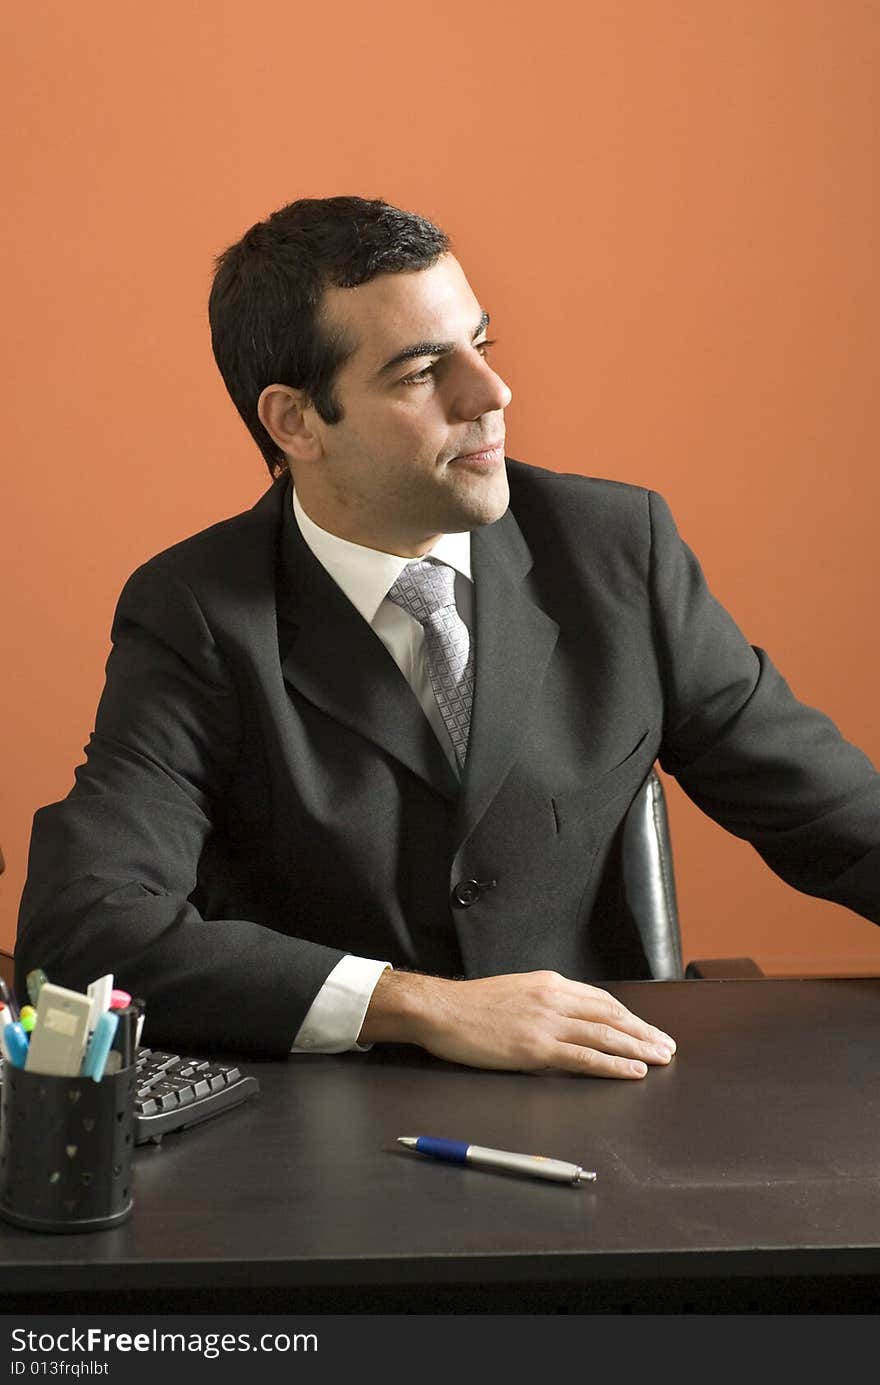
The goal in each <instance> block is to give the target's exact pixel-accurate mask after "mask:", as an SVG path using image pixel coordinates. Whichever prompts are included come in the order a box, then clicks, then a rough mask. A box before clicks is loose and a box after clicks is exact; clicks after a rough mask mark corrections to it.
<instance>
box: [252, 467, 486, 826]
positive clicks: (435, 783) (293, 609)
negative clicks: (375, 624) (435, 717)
mask: <svg viewBox="0 0 880 1385" xmlns="http://www.w3.org/2000/svg"><path fill="white" fill-rule="evenodd" d="M278 616H279V641H280V646H281V653H282V664H281V667H282V673H283V675H284V678H285V681H286V682H287V683H288V684H289V685H290V686H291V687H293V688H295V689H296V690H297V692H299V693H301V694H302V696H303V697H306V698H307V699H308V700H309V701H310V702H312V703H314V705H315V706H316V707H320V708H321V709H322V710H323V711H325V712H327V714H328V715H329V716H331V717H334V718H335V719H336V720H337V721H339V722H341V723H342V724H343V725H345V726H348V727H350V728H351V729H352V730H353V731H357V732H358V733H359V734H360V735H362V736H365V737H367V739H368V740H371V741H372V742H373V743H374V744H375V745H378V746H380V747H381V748H382V749H383V750H385V751H387V752H388V753H389V754H391V755H393V756H394V757H395V758H396V759H398V760H400V761H401V762H402V763H403V764H404V765H406V766H407V768H408V769H410V770H412V772H413V773H414V774H417V775H419V777H420V778H422V779H424V780H426V781H427V783H429V784H430V785H432V787H433V788H435V789H436V790H437V791H438V792H439V793H442V794H443V795H445V796H446V797H447V798H449V799H452V800H454V799H455V798H457V797H458V793H459V783H458V779H457V778H456V775H455V772H454V770H453V769H452V768H451V766H450V764H449V762H448V760H447V759H446V756H445V755H444V753H443V750H442V749H441V747H440V745H439V743H438V741H437V738H436V736H435V735H434V733H433V731H432V730H431V727H430V724H429V722H428V720H427V718H426V717H425V714H424V712H423V711H422V709H421V707H420V706H419V704H418V701H417V699H416V698H415V696H414V695H413V692H412V689H411V688H410V687H409V685H408V683H407V681H406V679H405V678H404V677H403V674H402V673H401V672H400V670H399V668H398V667H397V665H396V664H395V662H394V660H393V659H392V658H391V655H390V654H389V653H388V651H387V649H386V648H385V646H384V645H383V644H382V641H381V640H380V639H379V637H378V636H377V635H376V634H375V633H374V632H373V630H372V629H371V628H370V626H369V625H368V624H367V623H366V621H365V620H364V619H363V617H362V616H361V615H360V613H359V612H358V611H356V610H355V608H354V606H352V604H351V602H350V601H349V600H348V597H347V596H345V595H344V593H343V592H342V591H341V590H340V588H339V587H338V586H337V585H336V583H335V582H334V581H333V579H332V578H331V577H330V576H329V574H328V573H327V572H326V571H325V569H324V568H323V567H322V565H321V564H320V563H319V562H318V560H317V559H316V558H315V556H314V554H313V553H312V552H311V550H310V549H309V547H308V545H307V544H306V543H305V541H304V539H303V537H302V534H301V533H300V531H299V526H298V524H297V523H296V518H295V516H294V514H293V507H292V505H291V501H290V488H289V487H287V488H286V491H285V498H284V503H283V515H282V541H281V561H280V570H279V580H278Z"/></svg>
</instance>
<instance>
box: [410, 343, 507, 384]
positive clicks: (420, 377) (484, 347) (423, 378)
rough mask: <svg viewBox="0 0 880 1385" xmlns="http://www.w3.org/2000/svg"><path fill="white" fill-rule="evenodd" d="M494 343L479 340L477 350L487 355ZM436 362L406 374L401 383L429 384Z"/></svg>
mask: <svg viewBox="0 0 880 1385" xmlns="http://www.w3.org/2000/svg"><path fill="white" fill-rule="evenodd" d="M494 345H495V342H494V341H478V342H477V344H476V347H475V350H477V351H479V352H480V354H481V355H482V356H485V355H486V354H487V353H488V351H489V347H490V346H494ZM436 364H437V362H436V361H435V362H434V364H433V365H426V366H425V368H424V370H420V371H418V372H417V373H416V374H415V375H406V376H404V378H403V379H402V380H401V381H400V383H401V384H402V385H425V384H427V382H428V380H429V379H430V378H431V375H432V374H433V372H434V367H435V366H436Z"/></svg>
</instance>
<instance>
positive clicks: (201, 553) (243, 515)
mask: <svg viewBox="0 0 880 1385" xmlns="http://www.w3.org/2000/svg"><path fill="white" fill-rule="evenodd" d="M288 494H289V478H287V477H280V478H279V479H278V480H276V481H274V482H273V483H272V485H271V486H270V487H269V489H268V490H266V491H264V493H263V494H262V495H261V496H260V498H259V500H258V501H257V502H256V504H254V505H252V506H251V507H250V508H249V509H247V510H243V511H241V512H240V513H239V514H235V515H231V516H229V517H228V518H227V519H221V520H218V521H217V522H216V523H214V524H211V525H208V526H207V528H205V529H200V530H199V531H198V532H197V533H195V534H190V535H189V536H188V537H187V538H185V539H180V540H179V541H178V542H177V543H173V544H171V545H169V547H167V548H163V549H161V550H160V551H159V552H158V553H156V554H154V555H153V556H152V557H151V558H148V559H147V560H146V562H144V563H142V564H141V565H140V566H139V567H138V568H137V569H136V570H135V572H134V573H132V576H131V578H130V579H129V581H130V582H131V581H135V580H147V581H149V580H151V579H154V578H160V579H164V580H166V581H167V580H169V579H174V578H176V579H178V580H179V581H181V582H184V583H186V584H187V585H198V584H200V582H201V581H203V580H205V579H211V580H214V579H216V578H217V577H218V576H219V575H221V574H223V573H226V575H227V576H228V577H234V576H235V575H236V574H241V575H242V576H244V574H246V573H247V572H249V571H251V570H257V571H259V572H260V573H263V574H265V575H269V574H270V573H271V572H272V571H273V570H274V561H275V552H276V547H277V539H278V535H279V533H280V528H281V518H282V514H283V506H284V503H285V498H286V497H287V496H288Z"/></svg>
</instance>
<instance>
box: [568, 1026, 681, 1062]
mask: <svg viewBox="0 0 880 1385" xmlns="http://www.w3.org/2000/svg"><path fill="white" fill-rule="evenodd" d="M652 1032H653V1033H659V1032H660V1031H659V1030H654V1031H652ZM558 1038H559V1041H560V1043H564V1044H573V1045H575V1046H577V1047H578V1048H584V1049H588V1050H595V1051H597V1052H599V1053H604V1054H608V1055H611V1056H615V1057H618V1058H635V1059H638V1060H639V1061H640V1062H644V1063H668V1062H669V1060H670V1058H671V1057H672V1055H673V1053H674V1052H675V1045H674V1044H673V1043H672V1041H671V1040H670V1039H667V1038H666V1037H665V1036H664V1037H663V1039H654V1038H653V1037H651V1038H648V1039H641V1038H638V1037H636V1036H635V1035H634V1034H628V1033H626V1031H625V1030H622V1029H617V1028H615V1027H614V1026H613V1025H611V1024H592V1023H590V1022H589V1021H585V1020H569V1021H567V1022H566V1021H562V1022H561V1023H560V1025H559V1030H558Z"/></svg>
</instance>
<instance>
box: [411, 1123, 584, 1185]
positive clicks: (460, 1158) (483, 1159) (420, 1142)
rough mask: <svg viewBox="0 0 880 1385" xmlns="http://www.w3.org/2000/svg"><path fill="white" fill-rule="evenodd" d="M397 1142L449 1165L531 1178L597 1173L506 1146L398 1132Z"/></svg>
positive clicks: (575, 1179)
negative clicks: (496, 1147)
mask: <svg viewBox="0 0 880 1385" xmlns="http://www.w3.org/2000/svg"><path fill="white" fill-rule="evenodd" d="M397 1143H398V1144H401V1145H405V1146H406V1148H407V1149H414V1150H416V1152H417V1153H419V1154H427V1155H428V1156H429V1157H430V1158H431V1159H443V1160H445V1161H446V1162H447V1163H451V1164H473V1165H474V1166H475V1167H477V1168H482V1169H496V1170H500V1171H501V1172H503V1173H525V1174H530V1175H531V1177H533V1178H546V1179H549V1180H550V1181H551V1182H553V1183H595V1181H596V1175H595V1173H594V1172H593V1171H592V1170H591V1169H582V1168H581V1166H580V1164H569V1163H567V1162H566V1161H565V1160H564V1159H548V1158H546V1157H545V1156H544V1155H543V1154H515V1153H514V1152H513V1151H512V1150H508V1149H487V1148H486V1146H485V1145H469V1144H466V1143H465V1141H464V1140H442V1139H438V1138H436V1137H435V1136H432V1135H398V1137H397Z"/></svg>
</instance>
